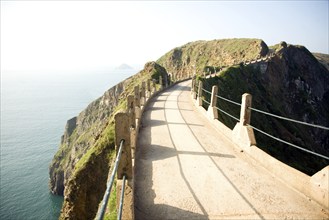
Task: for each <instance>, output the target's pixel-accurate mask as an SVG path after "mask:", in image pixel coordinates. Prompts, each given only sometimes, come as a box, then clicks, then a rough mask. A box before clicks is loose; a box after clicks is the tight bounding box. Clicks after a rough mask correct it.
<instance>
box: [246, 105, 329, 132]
mask: <svg viewBox="0 0 329 220" xmlns="http://www.w3.org/2000/svg"><path fill="white" fill-rule="evenodd" d="M248 108H249V109H251V110H253V111H255V112H259V113H262V114H265V115H269V116H272V117H275V118H279V119H282V120H286V121H291V122H295V123H298V124H302V125H307V126H312V127H315V128H321V129H324V130H329V128H328V127H325V126H322V125H315V124H311V123H307V122H303V121H298V120H294V119H291V118H286V117H283V116H280V115H275V114H272V113H268V112H264V111H261V110H258V109H256V108H252V107H248Z"/></svg>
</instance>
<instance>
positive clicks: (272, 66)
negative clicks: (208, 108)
mask: <svg viewBox="0 0 329 220" xmlns="http://www.w3.org/2000/svg"><path fill="white" fill-rule="evenodd" d="M270 51H271V52H272V53H273V56H271V58H270V59H269V60H266V61H259V62H255V63H250V64H249V65H246V66H245V65H235V66H231V67H230V68H228V69H226V70H224V71H222V72H220V73H219V74H217V76H216V77H214V78H210V79H207V80H204V81H205V87H206V88H208V89H210V88H211V86H212V85H218V87H219V94H220V95H221V96H223V97H226V98H229V99H231V100H234V101H236V102H239V101H240V100H241V96H242V94H243V93H250V94H252V96H253V104H252V105H253V107H254V108H257V109H259V110H262V111H265V112H269V113H273V114H276V115H280V116H286V117H288V118H292V119H296V120H299V121H304V122H308V123H311V124H317V125H322V126H326V127H329V99H328V96H329V71H328V69H327V68H326V66H325V65H323V64H325V63H326V62H325V58H324V57H325V56H321V55H318V56H321V57H322V58H324V59H323V60H322V62H319V60H317V59H316V58H315V57H314V55H313V54H312V53H310V52H309V51H308V50H307V49H306V48H305V47H303V46H295V45H289V44H286V43H280V44H278V45H275V46H273V47H271V48H270ZM219 106H220V107H221V108H222V109H223V110H224V111H226V112H229V113H232V114H233V115H234V116H235V117H237V118H239V111H240V108H239V107H238V106H234V105H230V104H229V103H226V102H224V101H221V102H219ZM219 114H220V113H219ZM220 120H221V121H222V122H224V123H225V124H226V125H227V126H229V127H230V128H233V127H234V125H235V123H236V121H235V120H233V119H231V118H229V117H227V116H226V115H224V114H220ZM251 124H252V125H253V126H255V127H257V128H258V129H261V130H263V131H265V132H267V133H269V134H271V135H273V136H275V137H278V138H280V139H283V140H285V141H288V142H290V143H292V144H295V145H297V146H300V147H302V148H306V149H308V150H311V151H314V152H317V153H320V154H323V155H326V156H329V155H328V146H329V133H328V131H326V130H323V129H319V128H314V127H309V126H305V125H301V124H296V123H293V122H288V121H284V120H280V119H277V118H273V117H270V116H265V115H263V114H260V113H258V112H254V111H253V112H252V116H251ZM255 135H256V140H257V146H258V147H260V148H261V149H263V150H264V151H266V152H268V153H269V154H271V155H272V156H274V157H276V158H277V159H279V160H281V161H283V162H285V163H286V164H288V165H290V166H292V167H295V168H297V169H299V170H301V171H302V172H304V173H306V174H309V175H311V174H314V173H315V172H317V171H319V170H320V169H322V168H323V167H324V166H326V165H327V164H328V161H326V160H324V159H321V158H319V157H316V156H313V155H311V154H308V153H306V152H303V151H300V150H299V149H295V148H293V147H291V146H288V145H286V144H282V143H280V142H278V141H276V140H273V139H271V138H269V137H267V136H265V135H263V134H261V133H259V132H257V131H255Z"/></svg>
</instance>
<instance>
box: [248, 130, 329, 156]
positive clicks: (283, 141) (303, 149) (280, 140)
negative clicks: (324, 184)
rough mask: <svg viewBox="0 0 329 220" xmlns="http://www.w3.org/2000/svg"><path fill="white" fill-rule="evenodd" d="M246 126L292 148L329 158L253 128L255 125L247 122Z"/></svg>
mask: <svg viewBox="0 0 329 220" xmlns="http://www.w3.org/2000/svg"><path fill="white" fill-rule="evenodd" d="M247 126H249V127H251V128H253V129H254V130H256V131H258V132H260V133H262V134H264V135H266V136H268V137H270V138H273V139H274V140H277V141H279V142H281V143H284V144H287V145H289V146H292V147H294V148H297V149H300V150H302V151H305V152H307V153H310V154H313V155H316V156H318V157H322V158H324V159H326V160H329V157H327V156H324V155H322V154H319V153H315V152H313V151H310V150H307V149H305V148H302V147H299V146H297V145H295V144H292V143H290V142H287V141H285V140H282V139H280V138H277V137H274V136H273V135H270V134H268V133H266V132H265V131H262V130H260V129H258V128H255V127H254V126H252V125H249V124H247Z"/></svg>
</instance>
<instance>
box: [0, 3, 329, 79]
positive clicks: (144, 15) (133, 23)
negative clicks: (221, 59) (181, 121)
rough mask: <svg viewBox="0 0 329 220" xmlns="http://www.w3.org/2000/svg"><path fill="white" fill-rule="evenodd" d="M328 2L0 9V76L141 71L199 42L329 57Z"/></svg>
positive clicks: (5, 6) (3, 6) (25, 5)
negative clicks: (287, 46)
mask: <svg viewBox="0 0 329 220" xmlns="http://www.w3.org/2000/svg"><path fill="white" fill-rule="evenodd" d="M328 10H329V6H328V1H314V0H312V1H291V2H286V1H169V2H167V1H166V2H165V1H146V2H145V1H3V0H2V1H1V72H2V73H3V72H6V71H12V70H19V71H26V72H33V71H41V72H42V71H66V72H67V71H72V72H73V71H79V70H94V69H108V68H109V67H111V66H112V67H113V66H118V65H120V64H122V63H127V64H129V65H140V66H141V65H143V64H144V63H146V62H147V61H151V60H156V59H158V58H159V57H160V56H161V55H163V54H165V53H166V52H168V51H169V50H171V49H173V48H174V47H177V46H181V45H183V44H185V43H188V42H190V41H195V40H212V39H222V38H260V39H263V40H264V41H265V42H266V43H267V44H268V45H269V46H270V45H274V44H277V43H279V42H280V41H283V40H284V41H286V42H287V43H291V44H300V45H304V46H306V47H307V48H308V49H309V50H310V51H312V52H322V53H329V45H328V41H329V37H328V26H329V24H328V20H329V19H328Z"/></svg>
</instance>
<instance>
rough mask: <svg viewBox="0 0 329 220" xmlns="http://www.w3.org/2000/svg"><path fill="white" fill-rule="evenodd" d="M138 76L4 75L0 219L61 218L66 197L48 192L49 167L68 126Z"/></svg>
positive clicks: (127, 72) (126, 72)
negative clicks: (123, 82) (110, 91)
mask: <svg viewBox="0 0 329 220" xmlns="http://www.w3.org/2000/svg"><path fill="white" fill-rule="evenodd" d="M136 72H137V71H136V70H113V71H108V72H96V73H95V72H90V73H74V74H70V73H68V74H61V75H58V74H47V73H44V74H36V75H33V76H26V75H25V76H24V75H22V74H21V75H20V76H12V75H9V74H4V73H1V155H0V187H1V188H0V219H6V220H9V219H14V220H16V219H17V220H20V219H24V220H25V219H47V220H48V219H50V220H51V219H57V218H58V216H59V212H60V208H61V205H62V202H63V197H61V196H54V195H52V194H51V193H50V192H49V189H48V181H49V175H48V167H49V164H50V162H51V160H52V157H53V155H54V154H55V153H56V151H57V149H58V146H59V144H60V138H61V135H62V134H63V132H64V128H65V124H66V121H67V120H68V119H70V118H72V117H74V116H76V115H78V114H79V112H81V111H82V110H83V109H84V108H85V107H86V106H87V105H88V104H89V103H90V102H91V101H93V100H95V99H96V98H98V97H99V96H101V95H102V94H103V93H104V92H105V91H106V90H107V89H109V88H110V87H112V86H113V85H115V84H116V83H118V82H120V81H121V80H123V79H125V78H127V77H129V76H131V75H133V74H134V73H136Z"/></svg>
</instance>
